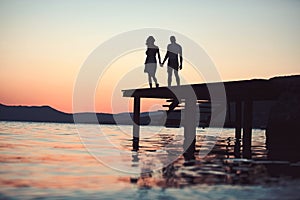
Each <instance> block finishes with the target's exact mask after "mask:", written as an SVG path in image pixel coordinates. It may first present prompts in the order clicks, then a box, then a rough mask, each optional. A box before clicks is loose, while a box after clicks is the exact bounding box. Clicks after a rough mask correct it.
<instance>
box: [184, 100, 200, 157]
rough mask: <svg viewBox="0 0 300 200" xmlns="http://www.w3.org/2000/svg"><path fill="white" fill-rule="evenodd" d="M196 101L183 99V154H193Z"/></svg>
mask: <svg viewBox="0 0 300 200" xmlns="http://www.w3.org/2000/svg"><path fill="white" fill-rule="evenodd" d="M196 103H197V101H196V99H194V98H187V99H185V112H184V144H183V150H184V152H186V151H188V152H187V153H189V152H194V151H195V150H194V149H193V150H192V149H191V148H195V144H194V143H195V138H196V126H197V124H196V110H197V107H196V106H197V105H196Z"/></svg>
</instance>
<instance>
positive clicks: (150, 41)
mask: <svg viewBox="0 0 300 200" xmlns="http://www.w3.org/2000/svg"><path fill="white" fill-rule="evenodd" d="M154 42H155V39H154V37H153V36H149V37H148V38H147V40H146V45H147V51H146V55H147V57H146V61H145V70H144V72H145V73H148V81H149V86H150V88H152V79H153V81H154V82H155V86H156V87H159V84H158V82H157V79H156V77H155V73H156V68H157V61H156V54H157V56H158V60H159V63H161V59H160V54H159V48H158V46H156V45H155V44H154Z"/></svg>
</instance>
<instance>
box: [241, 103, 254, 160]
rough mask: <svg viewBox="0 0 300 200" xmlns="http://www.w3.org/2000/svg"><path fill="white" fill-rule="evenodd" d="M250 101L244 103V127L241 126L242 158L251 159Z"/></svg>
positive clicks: (251, 104)
mask: <svg viewBox="0 0 300 200" xmlns="http://www.w3.org/2000/svg"><path fill="white" fill-rule="evenodd" d="M252 107H253V102H252V100H246V101H245V102H244V126H243V157H244V158H251V140H252V115H253V113H252Z"/></svg>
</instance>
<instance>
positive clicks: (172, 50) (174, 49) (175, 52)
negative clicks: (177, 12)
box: [144, 36, 182, 88]
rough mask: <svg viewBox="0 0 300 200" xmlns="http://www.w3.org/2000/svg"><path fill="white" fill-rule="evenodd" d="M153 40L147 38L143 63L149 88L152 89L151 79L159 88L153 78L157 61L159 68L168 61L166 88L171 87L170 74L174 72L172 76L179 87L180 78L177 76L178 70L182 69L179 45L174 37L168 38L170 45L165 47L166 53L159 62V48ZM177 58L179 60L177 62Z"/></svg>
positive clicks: (150, 37)
mask: <svg viewBox="0 0 300 200" xmlns="http://www.w3.org/2000/svg"><path fill="white" fill-rule="evenodd" d="M154 42H155V39H154V37H153V36H149V37H148V38H147V40H146V45H147V51H146V55H147V56H146V61H145V70H144V72H145V73H148V81H149V86H150V88H152V79H153V81H154V83H155V86H156V87H159V83H158V82H157V78H156V77H155V73H156V69H157V60H156V56H157V57H158V61H159V64H160V66H161V67H163V65H164V64H165V62H166V61H167V60H168V70H167V72H168V87H169V86H171V83H172V74H173V71H174V75H175V78H176V83H177V85H180V78H179V75H178V70H181V69H182V48H181V46H180V45H179V44H177V43H176V38H175V37H174V36H171V37H170V42H171V43H170V44H168V47H167V53H166V55H165V58H164V60H163V62H161V57H160V53H159V48H158V46H156V45H155V44H154ZM178 57H179V60H178Z"/></svg>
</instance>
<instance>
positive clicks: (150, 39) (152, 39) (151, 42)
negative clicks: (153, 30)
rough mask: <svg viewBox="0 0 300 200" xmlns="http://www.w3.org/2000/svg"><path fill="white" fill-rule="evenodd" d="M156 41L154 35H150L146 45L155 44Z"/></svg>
mask: <svg viewBox="0 0 300 200" xmlns="http://www.w3.org/2000/svg"><path fill="white" fill-rule="evenodd" d="M154 42H155V39H154V37H153V36H149V37H148V38H147V40H146V45H153V44H154Z"/></svg>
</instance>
